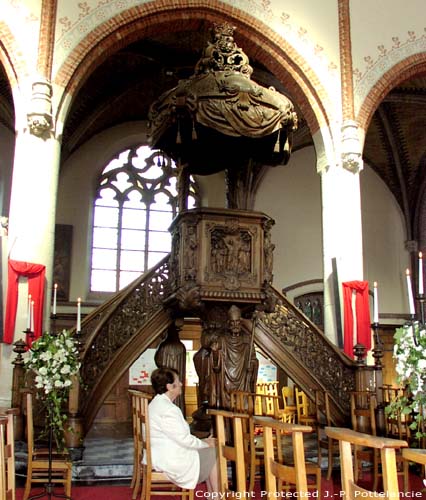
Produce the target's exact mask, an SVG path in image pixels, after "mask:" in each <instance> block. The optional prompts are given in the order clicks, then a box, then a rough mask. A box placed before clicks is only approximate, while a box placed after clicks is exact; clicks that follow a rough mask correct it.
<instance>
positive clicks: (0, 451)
mask: <svg viewBox="0 0 426 500" xmlns="http://www.w3.org/2000/svg"><path fill="white" fill-rule="evenodd" d="M19 413H20V411H19V408H10V409H8V410H6V411H5V412H4V415H1V416H0V426H1V428H0V440H1V445H0V499H2V500H3V499H4V500H15V494H16V492H15V486H16V485H15V436H14V416H15V415H19Z"/></svg>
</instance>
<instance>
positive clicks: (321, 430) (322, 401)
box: [315, 391, 339, 479]
mask: <svg viewBox="0 0 426 500" xmlns="http://www.w3.org/2000/svg"><path fill="white" fill-rule="evenodd" d="M329 397H330V395H329V393H328V392H327V391H325V392H323V393H321V392H320V391H316V393H315V406H316V409H317V439H318V466H319V467H320V468H321V464H322V450H326V451H327V457H328V465H327V479H330V478H331V474H332V472H333V459H334V457H335V456H339V443H338V442H337V441H335V440H334V439H332V438H331V437H329V436H327V435H326V433H325V428H326V427H332V421H331V416H330V401H329Z"/></svg>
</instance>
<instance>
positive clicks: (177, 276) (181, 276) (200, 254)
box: [171, 208, 274, 302]
mask: <svg viewBox="0 0 426 500" xmlns="http://www.w3.org/2000/svg"><path fill="white" fill-rule="evenodd" d="M273 223H274V222H273V221H272V219H271V218H269V217H267V216H266V215H264V214H262V213H258V212H249V211H243V210H226V209H206V208H200V209H194V210H188V211H185V212H182V213H181V214H180V215H179V216H178V217H177V218H176V219H175V221H174V223H173V225H172V227H171V232H172V242H173V243H172V261H171V262H172V263H173V265H172V268H173V269H172V271H171V272H172V273H173V276H172V283H173V286H174V288H175V289H180V290H181V291H182V290H190V289H193V288H197V291H198V293H199V299H200V300H227V301H237V302H259V301H262V299H263V297H264V294H263V290H264V286H265V284H267V283H270V282H271V280H272V252H273V248H274V245H272V244H271V243H270V240H271V237H270V229H271V227H272V225H273Z"/></svg>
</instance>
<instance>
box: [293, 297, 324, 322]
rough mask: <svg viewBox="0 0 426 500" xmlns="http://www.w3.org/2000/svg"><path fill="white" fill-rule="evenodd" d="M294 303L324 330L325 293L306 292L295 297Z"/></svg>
mask: <svg viewBox="0 0 426 500" xmlns="http://www.w3.org/2000/svg"><path fill="white" fill-rule="evenodd" d="M294 303H295V305H296V307H297V308H299V309H300V310H301V311H302V312H303V313H304V314H305V316H307V317H308V318H309V319H310V320H311V321H312V323H314V324H315V325H316V326H317V327H318V328H320V329H321V330H324V314H323V308H324V294H323V292H313V293H306V294H304V295H299V296H298V297H295V299H294Z"/></svg>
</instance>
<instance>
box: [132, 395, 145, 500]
mask: <svg viewBox="0 0 426 500" xmlns="http://www.w3.org/2000/svg"><path fill="white" fill-rule="evenodd" d="M129 394H130V402H131V411H132V430H133V475H132V482H131V484H130V488H132V489H133V492H132V499H133V500H135V498H136V497H137V495H138V493H139V489H140V487H141V482H142V476H141V463H142V458H143V457H142V427H141V424H140V419H139V415H140V413H141V404H142V396H141V393H140V391H135V390H133V389H130V390H129Z"/></svg>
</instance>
